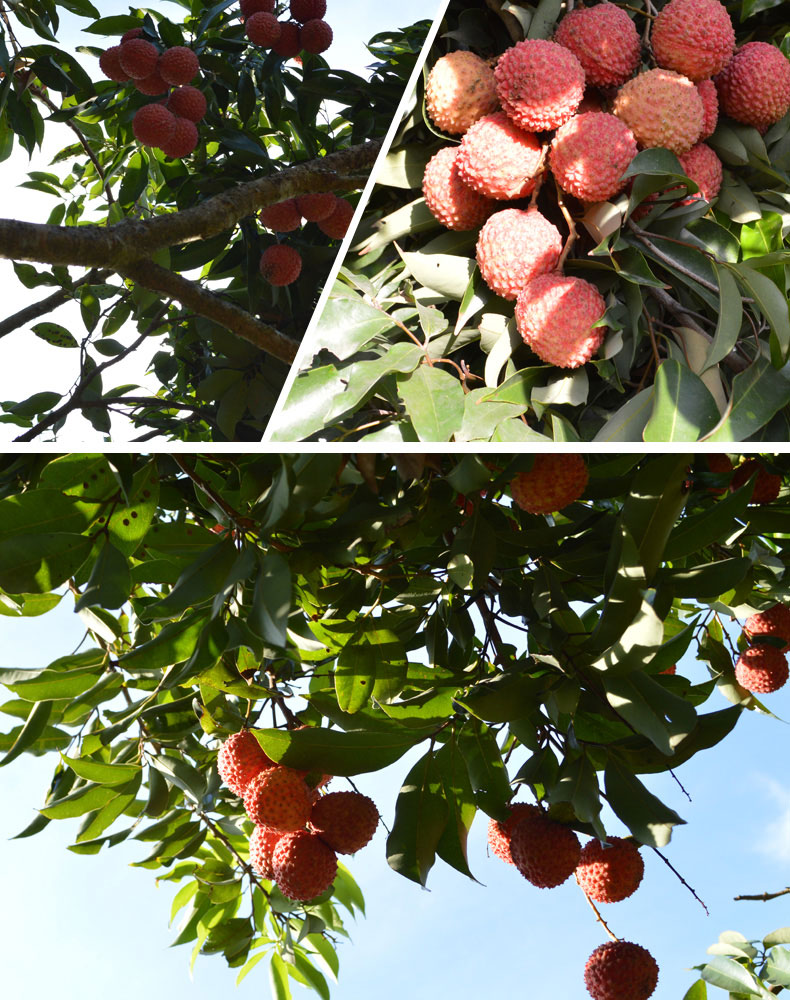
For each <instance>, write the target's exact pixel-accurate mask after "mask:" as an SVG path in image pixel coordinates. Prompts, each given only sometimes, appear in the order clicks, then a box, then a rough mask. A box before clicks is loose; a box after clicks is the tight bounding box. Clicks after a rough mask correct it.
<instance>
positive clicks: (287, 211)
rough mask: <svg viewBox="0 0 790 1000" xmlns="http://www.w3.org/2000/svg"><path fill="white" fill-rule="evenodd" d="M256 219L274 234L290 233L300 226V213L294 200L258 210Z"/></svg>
mask: <svg viewBox="0 0 790 1000" xmlns="http://www.w3.org/2000/svg"><path fill="white" fill-rule="evenodd" d="M258 218H259V219H260V220H261V224H262V225H264V226H266V228H267V229H271V230H272V231H273V232H275V233H292V232H293V231H294V230H295V229H298V228H299V226H301V224H302V213H301V212H300V211H299V209H298V207H297V204H296V198H288V199H286V200H285V201H278V202H276V203H275V204H274V205H267V206H266V208H262V209H261V210H260V212H259V213H258Z"/></svg>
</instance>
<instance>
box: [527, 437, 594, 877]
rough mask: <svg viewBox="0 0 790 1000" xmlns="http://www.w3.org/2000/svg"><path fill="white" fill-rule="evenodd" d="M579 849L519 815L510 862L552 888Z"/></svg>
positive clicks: (565, 831)
mask: <svg viewBox="0 0 790 1000" xmlns="http://www.w3.org/2000/svg"><path fill="white" fill-rule="evenodd" d="M560 457H562V456H560ZM580 852H581V845H580V844H579V838H578V837H577V836H576V834H575V833H574V832H573V830H571V829H570V828H569V827H567V826H563V825H562V824H561V823H555V822H554V821H553V820H550V819H549V818H548V816H546V815H545V814H542V813H541V814H540V815H536V814H530V815H527V816H524V817H522V818H521V819H520V820H519V822H518V823H517V824H516V825H515V827H514V829H513V833H512V835H511V838H510V855H511V857H512V858H513V864H514V865H515V866H516V868H518V870H519V871H520V872H521V874H522V875H523V876H524V878H525V879H526V880H527V881H528V882H531V883H532V884H533V885H535V886H537V887H538V888H539V889H552V888H553V887H554V886H557V885H561V884H562V883H563V882H564V881H565V880H566V879H567V878H569V877H570V875H572V874H573V871H574V869H575V868H576V865H577V864H578V863H579V854H580Z"/></svg>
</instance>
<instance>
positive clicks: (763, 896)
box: [732, 885, 790, 903]
mask: <svg viewBox="0 0 790 1000" xmlns="http://www.w3.org/2000/svg"><path fill="white" fill-rule="evenodd" d="M788 893H790V885H789V886H787V887H786V888H785V889H779V891H778V892H761V893H758V894H757V895H756V896H733V897H732V898H733V899H734V900H736V901H737V900H742V899H751V900H755V901H756V902H759V903H767V902H768V900H769V899H778V898H779V896H786V895H788Z"/></svg>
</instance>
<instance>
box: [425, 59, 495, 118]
mask: <svg viewBox="0 0 790 1000" xmlns="http://www.w3.org/2000/svg"><path fill="white" fill-rule="evenodd" d="M498 104H499V100H498V98H497V95H496V84H495V81H494V73H493V70H492V69H491V67H490V66H489V65H488V63H486V62H485V61H484V60H483V59H481V58H480V56H478V55H475V53H474V52H462V51H460V50H459V51H457V52H449V53H448V54H447V55H446V56H442V57H441V59H437V61H436V63H435V64H434V66H433V69H432V70H431V72H430V73H429V74H428V81H427V83H426V85H425V109H426V111H427V112H428V117H429V118H430V119H431V121H432V122H433V124H434V125H435V126H436V127H437V128H440V129H443V130H444V131H445V132H449V133H450V134H451V135H463V134H464V132H466V130H467V129H468V128H469V127H470V125H473V124H474V123H475V122H476V121H477V120H478V118H482V117H483V116H484V115H488V114H491V112H492V111H494V110H496V108H497V106H498Z"/></svg>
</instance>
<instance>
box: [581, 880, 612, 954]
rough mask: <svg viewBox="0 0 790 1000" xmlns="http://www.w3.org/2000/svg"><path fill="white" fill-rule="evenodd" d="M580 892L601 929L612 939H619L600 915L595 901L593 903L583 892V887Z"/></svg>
mask: <svg viewBox="0 0 790 1000" xmlns="http://www.w3.org/2000/svg"><path fill="white" fill-rule="evenodd" d="M579 888H580V889H581V886H579ZM582 892H583V893H584V898H585V899H586V900H587V902H588V903H589V904H590V906H591V907H592V911H593V913H594V914H595V916H596V918H597V920H598V923H599V924H602V925H603V929H604V930H605V931H606V933H607V934H608V935H609V937H610V938H611V939H612V941H619V940H620V938H619V937H618V936H617V935H616V934H615V933H614V932H613V931H612V929H611V927H610V926H609V925H608V924H607V922H606V921H605V920H604V918H603V917H602V916H601V914H600V912H599V910H598V907H597V906H596V905H595V903H593V901H592V900H591V899H590V897H589V896H588V895H587V893H586V892H585V890H584V889H582Z"/></svg>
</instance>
